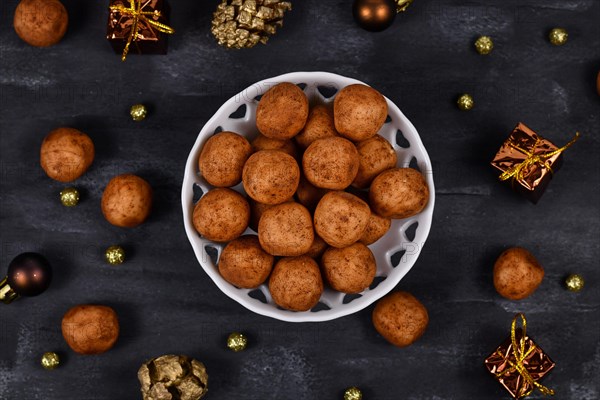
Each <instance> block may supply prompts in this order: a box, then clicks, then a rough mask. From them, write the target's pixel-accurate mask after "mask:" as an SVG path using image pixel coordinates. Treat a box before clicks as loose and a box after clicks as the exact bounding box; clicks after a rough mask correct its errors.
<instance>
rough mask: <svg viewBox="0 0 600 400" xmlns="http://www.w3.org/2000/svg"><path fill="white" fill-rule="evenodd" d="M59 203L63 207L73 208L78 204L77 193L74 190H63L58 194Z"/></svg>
mask: <svg viewBox="0 0 600 400" xmlns="http://www.w3.org/2000/svg"><path fill="white" fill-rule="evenodd" d="M60 202H61V203H62V205H63V206H65V207H74V206H76V205H77V203H79V191H78V190H77V189H75V188H65V189H63V190H62V191H61V192H60Z"/></svg>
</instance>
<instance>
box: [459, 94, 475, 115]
mask: <svg viewBox="0 0 600 400" xmlns="http://www.w3.org/2000/svg"><path fill="white" fill-rule="evenodd" d="M456 104H458V108H460V109H461V110H463V111H469V110H471V109H472V108H473V106H474V105H475V102H474V101H473V97H472V96H471V95H470V94H467V93H465V94H463V95H461V96H460V97H459V98H458V100H457V102H456Z"/></svg>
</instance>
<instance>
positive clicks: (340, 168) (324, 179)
mask: <svg viewBox="0 0 600 400" xmlns="http://www.w3.org/2000/svg"><path fill="white" fill-rule="evenodd" d="M359 162H360V159H359V156H358V151H356V147H355V146H354V144H353V143H352V142H351V141H349V140H347V139H344V138H342V137H330V138H325V139H319V140H316V141H314V142H313V143H312V144H311V145H310V146H308V149H306V151H305V152H304V156H303V157H302V170H303V171H304V176H306V179H308V181H309V182H310V183H312V184H313V185H315V186H316V187H320V188H324V189H334V190H342V189H345V188H347V187H348V186H350V184H351V183H352V181H353V180H354V178H356V174H357V173H358V167H359Z"/></svg>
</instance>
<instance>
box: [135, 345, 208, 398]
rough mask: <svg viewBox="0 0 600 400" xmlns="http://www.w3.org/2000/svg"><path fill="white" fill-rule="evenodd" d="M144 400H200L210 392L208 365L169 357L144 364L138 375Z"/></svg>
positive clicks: (173, 356) (171, 355)
mask: <svg viewBox="0 0 600 400" xmlns="http://www.w3.org/2000/svg"><path fill="white" fill-rule="evenodd" d="M138 379H139V381H140V384H141V385H142V389H141V390H142V396H143V398H144V400H199V399H201V398H202V397H204V395H205V394H206V392H207V391H208V388H207V385H208V374H207V373H206V368H205V367H204V364H202V363H201V362H200V361H197V360H194V359H193V358H190V357H187V356H178V355H173V354H168V355H164V356H160V357H158V358H153V359H152V360H150V361H148V362H146V363H144V364H142V366H141V367H140V369H139V371H138Z"/></svg>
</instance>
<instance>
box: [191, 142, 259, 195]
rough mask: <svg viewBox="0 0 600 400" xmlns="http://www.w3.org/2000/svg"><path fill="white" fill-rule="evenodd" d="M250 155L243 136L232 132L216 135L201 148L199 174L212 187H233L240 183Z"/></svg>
mask: <svg viewBox="0 0 600 400" xmlns="http://www.w3.org/2000/svg"><path fill="white" fill-rule="evenodd" d="M250 154H252V147H251V146H250V143H248V141H247V140H246V138H244V137H243V136H240V135H238V134H237V133H234V132H220V133H217V134H216V135H214V136H212V137H211V138H210V139H208V140H207V141H206V143H205V144H204V147H202V152H201V153H200V159H199V161H198V166H199V168H200V173H201V174H202V176H203V177H204V179H206V181H207V182H208V183H210V184H211V185H213V186H216V187H230V186H235V185H237V184H238V183H240V182H241V181H242V169H243V168H244V164H245V163H246V160H247V159H248V157H250Z"/></svg>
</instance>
